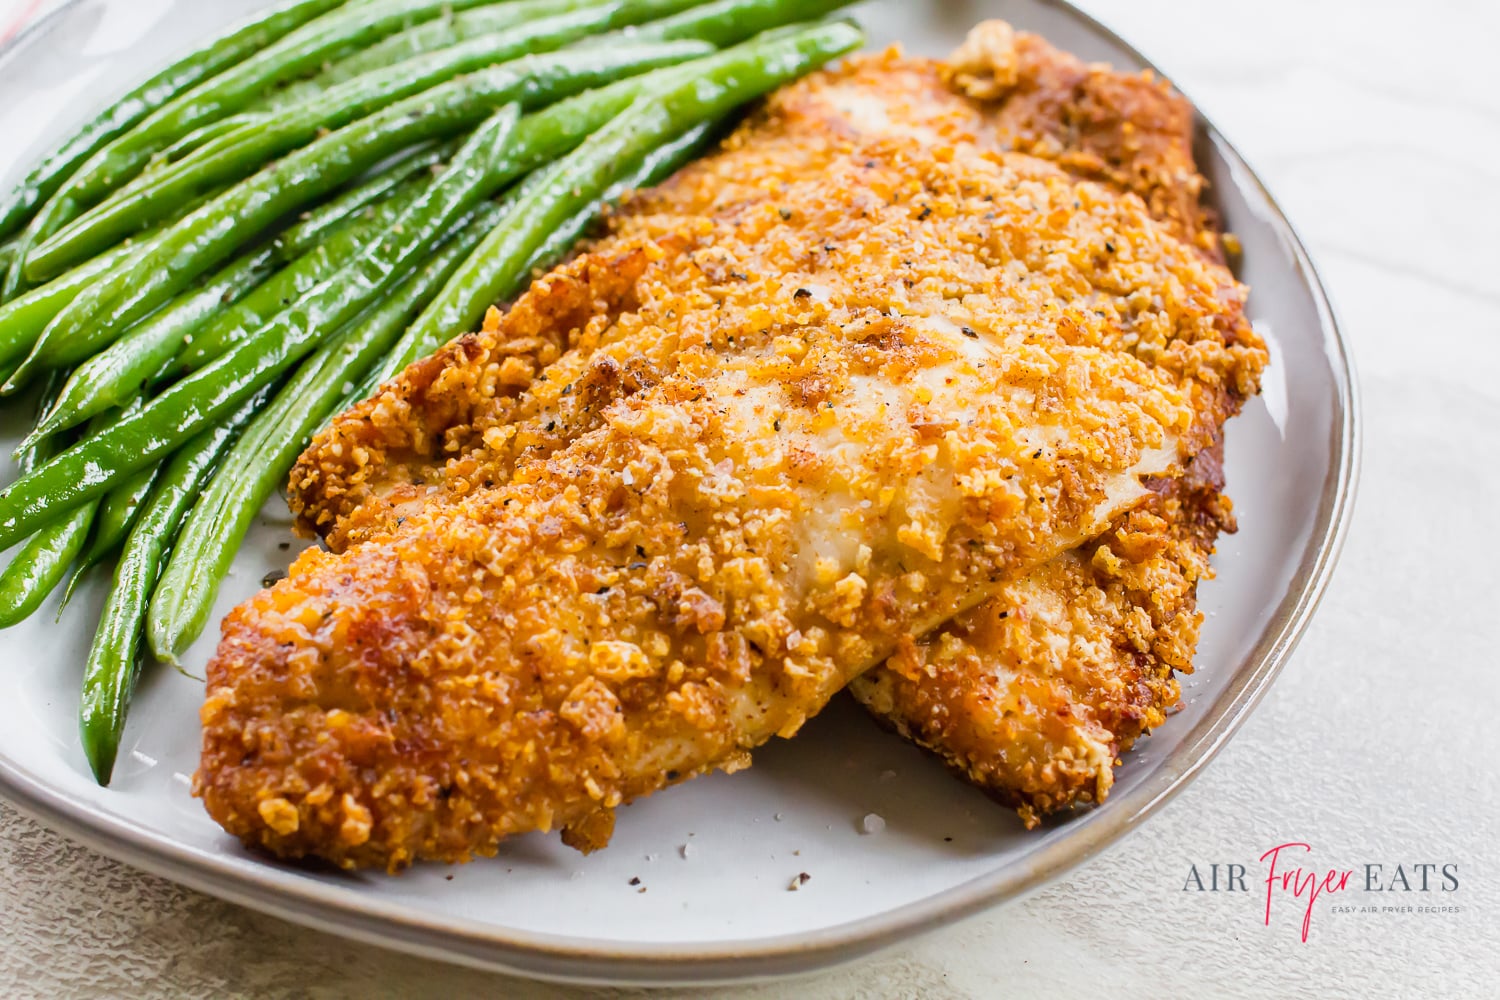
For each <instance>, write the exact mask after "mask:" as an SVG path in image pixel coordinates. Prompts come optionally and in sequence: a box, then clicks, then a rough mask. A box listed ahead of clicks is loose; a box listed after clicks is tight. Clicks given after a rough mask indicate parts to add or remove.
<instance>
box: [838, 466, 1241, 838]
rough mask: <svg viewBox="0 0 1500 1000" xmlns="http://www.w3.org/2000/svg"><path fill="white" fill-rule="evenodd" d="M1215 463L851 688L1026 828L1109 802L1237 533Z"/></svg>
mask: <svg viewBox="0 0 1500 1000" xmlns="http://www.w3.org/2000/svg"><path fill="white" fill-rule="evenodd" d="M1218 451H1219V449H1218V448H1213V449H1209V450H1206V451H1204V452H1201V453H1200V455H1199V457H1198V459H1197V460H1196V461H1194V462H1193V463H1191V465H1190V466H1189V472H1188V474H1187V475H1184V476H1181V477H1177V478H1173V479H1163V480H1158V481H1156V482H1154V483H1153V484H1152V485H1153V491H1154V492H1155V494H1156V495H1155V496H1154V497H1153V499H1152V502H1151V503H1150V504H1148V505H1147V506H1145V507H1143V508H1141V509H1138V510H1134V511H1131V512H1130V513H1128V514H1126V515H1125V516H1124V517H1123V518H1122V519H1121V520H1120V521H1119V522H1117V523H1116V524H1114V525H1112V526H1111V528H1110V530H1109V531H1108V532H1106V533H1105V534H1104V535H1103V536H1102V537H1100V538H1098V539H1095V540H1094V541H1091V542H1089V543H1088V544H1085V545H1082V546H1080V547H1078V548H1077V549H1074V550H1072V551H1069V552H1066V553H1064V554H1063V555H1061V556H1059V557H1057V558H1056V559H1053V560H1051V561H1050V562H1048V563H1046V564H1044V565H1042V566H1039V567H1037V568H1036V569H1034V570H1033V571H1032V572H1030V573H1028V574H1026V575H1025V576H1023V577H1021V578H1020V579H1018V580H1015V581H1013V582H1011V583H1008V584H1007V585H1006V586H1005V587H1004V588H1002V590H1001V591H1000V593H999V594H997V595H996V596H995V597H994V598H992V599H991V600H989V601H986V602H985V603H984V604H983V605H981V606H980V607H978V608H975V609H974V610H972V611H968V612H965V613H964V614H961V615H959V616H958V617H957V618H956V619H955V620H954V621H952V622H950V623H949V624H948V625H947V626H945V627H944V628H942V629H939V630H938V631H937V632H935V633H933V634H932V635H930V636H928V637H926V638H925V639H924V640H923V641H922V642H920V643H918V644H917V645H916V646H915V647H914V648H912V649H909V650H907V651H905V652H904V653H902V654H899V655H897V656H894V657H892V658H891V659H889V660H887V661H886V663H885V664H884V665H883V666H882V667H880V668H877V669H875V670H871V671H868V672H866V673H865V674H863V675H861V676H860V677H857V678H855V679H854V681H852V682H851V683H850V685H849V689H850V691H851V692H852V693H853V695H854V697H856V698H857V699H858V700H859V701H860V702H861V703H862V704H863V705H864V706H865V707H866V708H867V709H868V710H869V711H870V712H871V713H872V714H873V715H875V717H876V718H877V719H879V720H880V721H881V722H882V723H884V724H885V725H887V726H888V727H890V728H891V729H893V730H895V731H896V732H898V733H900V734H901V735H902V736H905V737H906V738H908V739H910V740H912V741H913V742H914V743H916V744H918V745H919V746H922V747H923V748H925V749H927V750H930V751H932V752H933V753H934V754H936V755H937V756H938V757H940V758H941V759H942V760H943V761H944V762H945V763H947V764H948V766H949V767H950V768H951V769H953V770H954V771H955V772H956V773H958V774H959V775H961V776H962V777H964V778H965V779H966V780H968V781H969V782H971V783H972V784H974V785H977V786H978V787H980V788H982V789H984V790H985V791H986V792H988V793H989V794H990V795H992V796H993V797H994V798H996V799H998V800H999V801H1001V802H1003V803H1005V804H1007V805H1011V806H1015V807H1017V809H1018V810H1019V812H1020V815H1021V818H1022V820H1023V821H1024V822H1025V823H1026V824H1027V826H1028V827H1031V826H1035V825H1037V823H1038V822H1039V821H1040V817H1042V816H1043V815H1046V814H1048V813H1052V812H1057V811H1060V810H1064V809H1067V808H1070V807H1073V806H1078V805H1088V804H1097V803H1099V802H1102V801H1104V798H1105V796H1106V795H1107V794H1108V792H1109V789H1110V787H1111V786H1112V785H1113V783H1114V767H1115V764H1116V763H1117V761H1118V759H1119V757H1120V755H1121V754H1122V753H1124V752H1125V751H1126V750H1128V749H1129V748H1130V747H1131V745H1132V744H1133V743H1134V742H1135V740H1136V739H1137V738H1139V737H1140V736H1141V735H1142V734H1143V733H1144V732H1146V731H1147V730H1149V729H1151V728H1154V727H1156V726H1158V725H1160V724H1161V723H1162V722H1163V721H1165V718H1166V713H1167V712H1168V711H1169V710H1170V709H1171V707H1172V706H1173V705H1175V704H1176V703H1177V701H1178V697H1179V694H1178V685H1177V681H1176V677H1175V672H1177V671H1181V672H1191V670H1192V658H1193V653H1194V650H1195V649H1196V647H1197V641H1198V629H1199V625H1200V624H1201V622H1202V615H1201V614H1200V613H1199V612H1198V611H1197V608H1196V591H1197V584H1198V582H1199V581H1200V580H1202V579H1206V578H1208V577H1209V576H1211V575H1212V571H1211V569H1210V568H1209V563H1208V560H1209V556H1210V555H1211V554H1212V552H1213V545H1214V539H1215V538H1216V536H1217V535H1218V533H1219V531H1221V530H1226V529H1227V530H1233V520H1232V518H1231V517H1230V514H1229V511H1228V507H1227V501H1225V500H1224V499H1223V497H1222V496H1221V495H1220V493H1219V490H1220V488H1221V486H1222V476H1221V474H1220V470H1219V463H1218Z"/></svg>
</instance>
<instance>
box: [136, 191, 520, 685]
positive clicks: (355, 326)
mask: <svg viewBox="0 0 1500 1000" xmlns="http://www.w3.org/2000/svg"><path fill="white" fill-rule="evenodd" d="M499 213H500V209H499V206H495V205H489V206H486V207H485V209H481V210H480V211H479V212H478V213H477V215H476V217H475V218H474V219H473V220H472V221H470V222H468V223H467V224H465V225H464V226H463V227H462V228H461V229H460V230H459V233H458V234H457V235H455V236H454V237H453V238H452V239H451V240H449V241H448V243H447V244H445V245H444V246H443V247H442V248H440V249H439V250H438V251H437V255H436V256H435V257H434V258H433V259H432V260H431V261H430V262H428V263H427V264H426V265H425V266H424V267H423V268H422V269H421V270H419V271H417V272H416V273H415V274H413V275H412V276H410V277H409V278H407V279H406V280H404V281H403V282H402V283H401V284H400V285H399V286H398V287H397V288H396V289H395V291H394V292H393V293H392V294H391V295H389V296H388V297H386V299H385V300H384V301H382V302H379V303H376V304H375V305H373V306H371V307H370V308H369V309H367V310H366V311H365V313H364V314H363V315H361V316H360V317H359V318H358V319H356V320H355V321H354V322H353V323H352V324H350V326H349V327H347V328H346V329H345V330H344V331H342V332H341V333H340V334H339V335H338V336H337V337H336V338H335V339H334V340H332V341H331V342H329V343H327V344H325V345H323V346H322V347H320V348H319V349H318V350H317V352H316V353H314V354H313V355H312V356H310V357H309V358H308V359H307V360H306V361H305V362H303V364H302V367H301V368H300V369H298V371H297V374H296V376H294V377H293V379H292V380H291V381H290V382H288V383H287V385H286V387H285V388H283V389H282V390H281V392H280V393H279V394H278V395H277V397H276V400H275V402H273V403H272V404H271V405H270V406H269V407H267V408H266V409H265V411H264V412H262V413H261V414H260V415H259V416H257V417H256V418H255V422H254V423H253V424H251V425H250V427H249V429H248V430H246V432H245V434H244V436H243V437H241V438H240V439H239V441H238V442H236V444H235V446H234V448H233V449H232V450H231V451H230V453H229V455H228V456H227V457H226V458H225V459H224V464H223V467H222V468H221V469H220V471H219V472H218V474H216V475H215V476H214V479H213V482H212V483H210V484H209V486H208V488H207V489H206V490H205V491H204V493H203V498H202V499H201V500H200V501H199V502H198V503H197V504H196V505H195V506H194V507H193V511H192V513H191V514H190V515H189V516H188V519H187V522H186V523H185V524H184V526H183V529H182V534H181V536H180V537H179V539H178V542H177V545H176V546H175V547H174V549H173V551H172V557H171V559H170V561H169V562H168V564H167V568H166V570H165V571H163V573H162V577H161V582H160V584H159V585H158V586H157V588H156V593H155V595H154V596H153V597H152V599H151V611H150V614H149V616H148V623H147V636H148V638H149V641H150V645H151V649H152V651H153V652H154V653H155V654H156V656H157V657H158V658H160V659H163V660H166V661H168V662H174V663H175V662H176V661H177V659H178V658H179V657H180V656H181V655H182V653H183V651H184V650H186V649H187V647H188V646H190V645H191V644H192V643H193V641H194V640H196V639H197V638H198V636H199V635H200V634H202V631H203V628H204V626H205V625H206V624H207V622H208V620H209V617H210V616H211V614H212V611H213V603H214V599H215V597H216V596H217V595H218V590H219V584H220V582H221V581H222V580H223V579H224V575H225V574H226V573H227V572H228V569H229V564H230V563H231V562H232V561H233V560H234V556H235V553H236V552H237V551H238V550H239V547H240V544H241V543H242V542H243V541H244V538H245V533H246V532H247V531H249V529H250V525H251V524H252V523H253V522H254V520H255V515H256V512H258V511H259V510H260V509H261V507H262V506H264V504H265V502H266V501H267V500H268V499H270V497H271V494H272V493H274V492H275V491H276V488H277V487H278V486H279V485H280V484H281V483H282V481H283V480H284V479H285V478H286V474H287V472H288V471H289V470H290V469H291V467H292V464H293V463H294V462H295V461H296V459H297V455H298V453H299V452H300V451H301V450H302V448H303V447H305V446H306V444H307V441H308V440H309V439H310V438H311V437H312V435H313V434H314V433H315V432H316V431H317V429H318V428H319V427H321V426H322V425H323V424H324V423H325V422H327V420H328V418H329V417H330V416H331V415H332V414H333V413H334V412H336V411H337V409H338V407H339V406H340V404H341V402H342V400H343V397H344V396H345V395H346V394H347V390H348V386H349V385H350V384H352V383H354V382H357V381H358V380H359V378H360V377H361V376H362V375H363V374H364V373H365V372H366V371H368V370H369V368H370V366H371V365H373V364H374V363H375V361H376V360H377V359H378V358H379V357H380V355H381V354H382V353H383V352H384V351H385V350H386V349H388V348H389V347H390V346H391V344H392V343H393V342H394V341H395V340H396V338H397V337H399V336H400V335H401V332H402V331H403V330H404V329H405V328H406V324H407V323H408V322H409V321H410V320H411V318H412V317H413V316H414V315H415V314H416V312H417V310H419V309H420V308H421V305H422V303H423V302H425V301H427V299H428V298H429V297H430V296H431V295H432V294H433V293H434V292H435V291H437V289H438V288H440V287H442V284H443V282H444V281H446V280H447V279H448V277H449V276H450V275H451V274H452V273H453V272H454V271H456V270H457V269H458V266H459V265H460V264H462V263H463V261H464V259H465V258H466V257H467V256H468V255H469V253H471V252H472V251H473V249H474V247H475V246H477V245H478V244H479V241H480V240H481V239H482V238H483V236H484V233H485V231H486V229H487V223H491V222H493V221H494V219H495V218H496V217H498V215H499Z"/></svg>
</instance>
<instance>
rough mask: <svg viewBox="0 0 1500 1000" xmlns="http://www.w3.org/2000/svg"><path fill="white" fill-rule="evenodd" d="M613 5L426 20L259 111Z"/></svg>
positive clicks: (542, 3) (491, 10) (544, 3)
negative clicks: (542, 21)
mask: <svg viewBox="0 0 1500 1000" xmlns="http://www.w3.org/2000/svg"><path fill="white" fill-rule="evenodd" d="M609 2H611V0H510V2H507V3H495V4H490V5H488V6H485V7H480V8H478V9H477V10H470V11H465V12H463V13H458V14H454V15H453V16H452V17H443V18H438V19H436V20H433V21H428V22H426V23H424V24H421V25H418V26H417V27H415V28H411V29H409V30H407V31H403V32H401V33H400V34H398V35H392V36H391V37H390V38H387V39H385V40H384V41H382V42H379V43H378V44H376V45H372V46H370V47H369V48H367V49H365V50H363V51H361V52H356V53H354V54H353V55H350V56H347V57H345V58H344V59H341V60H339V61H338V62H336V63H334V64H333V65H332V66H330V67H328V68H327V69H325V70H324V71H323V72H322V73H320V74H319V75H317V76H315V77H313V78H312V79H310V80H306V81H303V82H301V83H295V84H292V85H291V86H290V87H288V88H286V89H285V90H284V91H282V92H280V93H277V94H273V95H271V96H270V97H269V98H267V99H266V100H265V101H264V102H262V104H261V105H259V106H257V108H256V110H258V111H265V110H277V109H279V108H281V107H285V106H286V105H287V104H292V103H296V102H298V101H301V100H304V99H306V98H307V97H308V96H310V95H317V94H321V93H322V92H324V91H325V90H327V89H329V88H330V87H333V86H336V85H337V84H341V83H346V82H347V81H349V80H352V79H354V78H355V77H357V76H362V75H364V74H365V73H370V72H373V71H376V70H383V69H385V68H386V67H388V66H394V65H396V64H397V63H404V62H406V61H408V60H410V59H412V58H414V57H416V56H421V55H426V54H427V53H429V52H436V51H437V50H438V49H445V48H447V47H448V46H450V45H457V44H458V43H460V42H465V41H468V40H469V39H471V38H478V37H479V36H481V35H492V34H494V33H496V32H499V31H507V30H509V29H511V28H515V27H518V26H519V25H522V24H525V23H527V22H528V21H532V20H535V19H537V18H547V17H556V16H558V15H561V14H566V13H570V12H572V11H576V10H582V9H586V8H589V7H597V6H600V5H602V4H605V3H609Z"/></svg>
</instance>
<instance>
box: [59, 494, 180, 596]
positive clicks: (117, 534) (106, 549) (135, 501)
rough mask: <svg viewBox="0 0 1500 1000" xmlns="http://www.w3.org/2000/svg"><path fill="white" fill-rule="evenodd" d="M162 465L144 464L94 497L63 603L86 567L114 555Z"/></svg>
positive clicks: (76, 586) (138, 513) (76, 585)
mask: <svg viewBox="0 0 1500 1000" xmlns="http://www.w3.org/2000/svg"><path fill="white" fill-rule="evenodd" d="M164 468H166V466H164V465H155V466H147V467H146V468H144V469H142V470H140V471H139V472H137V473H135V474H134V475H132V476H131V477H130V478H128V479H126V480H125V481H124V482H122V483H120V484H119V485H118V486H116V487H115V488H114V489H112V490H110V491H109V492H108V493H106V494H104V497H103V498H102V499H100V500H99V501H98V507H97V509H96V511H95V513H94V530H93V532H92V533H91V534H90V535H89V542H88V546H87V547H86V548H85V549H84V550H83V554H82V555H80V556H79V557H78V565H77V566H76V567H74V569H73V576H72V578H71V579H70V580H69V581H68V586H67V587H66V588H65V589H64V590H63V596H62V606H63V607H67V606H68V602H69V601H71V600H72V599H73V591H74V590H76V589H77V588H78V584H79V583H80V582H81V581H82V580H83V578H84V577H86V576H87V575H88V572H89V570H91V569H93V568H94V567H95V566H97V565H99V564H100V563H101V562H103V561H104V560H106V559H108V558H109V557H110V556H112V555H114V554H115V552H116V550H118V549H119V547H120V545H121V544H123V543H124V541H125V539H126V538H127V537H129V535H130V530H131V529H132V528H133V527H135V522H136V519H137V518H138V517H140V514H141V511H142V510H143V509H144V507H145V503H146V498H147V497H149V496H150V495H151V490H152V487H154V486H155V485H156V480H157V477H158V476H159V475H160V474H161V471H162V469H164Z"/></svg>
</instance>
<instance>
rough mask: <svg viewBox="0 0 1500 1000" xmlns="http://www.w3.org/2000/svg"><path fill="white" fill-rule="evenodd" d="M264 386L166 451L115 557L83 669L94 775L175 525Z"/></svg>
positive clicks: (110, 753)
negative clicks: (158, 473)
mask: <svg viewBox="0 0 1500 1000" xmlns="http://www.w3.org/2000/svg"><path fill="white" fill-rule="evenodd" d="M268 393H269V390H268V389H267V390H262V391H261V392H260V393H258V394H257V395H255V396H254V397H252V398H251V399H250V400H248V401H247V402H246V403H245V404H244V405H242V406H241V407H240V409H239V411H238V412H236V413H235V414H234V415H233V416H231V417H230V418H229V419H228V420H226V421H225V422H223V423H221V424H219V425H217V426H214V427H211V428H209V429H208V430H205V431H203V432H202V433H201V434H199V435H198V436H197V437H195V438H193V439H192V440H191V441H189V442H188V443H187V444H186V445H184V446H183V448H182V450H181V451H179V452H177V454H175V455H173V456H172V460H171V462H169V463H168V464H167V465H166V466H165V467H164V469H163V471H162V474H161V479H160V482H159V483H158V484H157V486H156V488H155V489H154V490H153V491H152V493H151V497H150V499H149V500H147V501H146V503H145V506H144V507H143V508H142V510H141V515H140V518H139V520H137V522H136V525H135V527H134V528H133V529H132V530H131V532H130V535H129V537H127V538H126V540H125V547H124V550H123V551H122V552H121V553H120V559H119V561H118V562H117V563H116V564H115V573H114V580H113V582H112V584H111V586H110V589H109V596H108V597H106V598H105V601H104V611H103V613H102V614H101V615H100V617H99V627H98V629H97V630H96V631H95V633H94V642H93V645H92V646H91V647H90V648H89V655H88V660H87V661H86V662H85V664H84V670H83V692H82V696H81V698H80V700H79V709H78V729H79V735H80V736H81V737H82V740H83V752H84V755H85V756H86V757H87V758H88V761H89V767H90V768H91V769H92V770H93V772H94V778H95V780H96V781H98V782H99V783H100V784H101V785H107V784H109V779H110V775H111V773H112V772H113V771H114V764H115V755H116V754H117V753H118V751H119V747H120V735H121V733H122V732H123V731H124V728H125V715H126V712H127V711H128V710H129V708H130V698H131V695H132V694H133V693H134V691H135V685H136V681H137V679H138V678H139V677H140V667H141V652H142V644H141V637H142V632H143V628H144V624H145V620H146V608H147V604H148V602H149V601H150V599H151V592H152V590H153V589H154V588H155V586H156V580H157V577H158V576H159V574H160V572H161V565H162V560H163V559H165V558H166V554H167V551H168V550H169V549H170V548H171V545H172V541H173V539H174V538H175V537H176V535H177V530H178V527H179V526H180V525H181V524H182V519H183V517H184V516H186V514H187V512H188V510H189V509H190V508H191V507H192V505H193V504H194V503H195V502H196V501H197V499H198V497H199V495H200V494H201V493H202V491H203V487H204V486H205V485H206V484H207V482H208V479H209V476H210V475H212V473H213V470H214V468H215V467H216V466H217V464H218V462H219V458H220V456H221V455H222V454H223V453H224V451H225V450H226V449H227V448H228V447H229V445H230V444H231V443H232V442H233V441H234V439H235V437H236V436H237V435H238V434H239V432H240V431H241V430H242V429H243V428H244V426H245V425H246V424H247V423H248V422H249V421H250V418H251V417H252V416H253V415H254V414H255V412H256V411H257V410H258V409H259V408H260V407H261V406H262V405H263V404H264V402H265V399H266V397H267V395H268Z"/></svg>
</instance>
